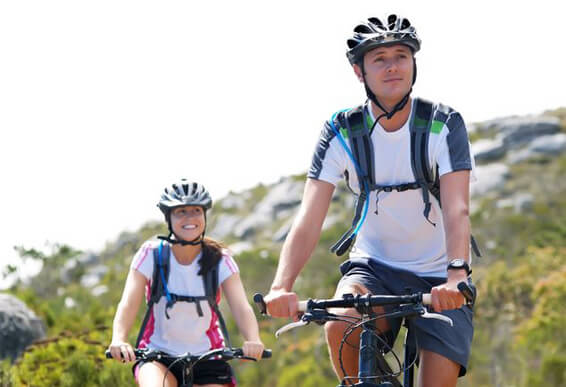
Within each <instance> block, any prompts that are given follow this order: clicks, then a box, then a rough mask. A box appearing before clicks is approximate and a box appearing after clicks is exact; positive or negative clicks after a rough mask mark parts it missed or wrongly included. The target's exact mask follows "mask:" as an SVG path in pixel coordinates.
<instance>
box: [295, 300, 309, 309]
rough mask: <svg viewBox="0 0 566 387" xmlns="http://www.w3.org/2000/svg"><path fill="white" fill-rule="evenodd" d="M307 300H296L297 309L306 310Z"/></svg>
mask: <svg viewBox="0 0 566 387" xmlns="http://www.w3.org/2000/svg"><path fill="white" fill-rule="evenodd" d="M307 304H308V301H299V302H297V310H298V311H299V312H304V311H306V310H307Z"/></svg>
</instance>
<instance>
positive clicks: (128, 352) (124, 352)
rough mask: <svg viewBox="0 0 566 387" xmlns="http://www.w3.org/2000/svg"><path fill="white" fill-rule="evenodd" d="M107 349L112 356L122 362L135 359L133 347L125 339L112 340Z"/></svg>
mask: <svg viewBox="0 0 566 387" xmlns="http://www.w3.org/2000/svg"><path fill="white" fill-rule="evenodd" d="M108 350H109V351H110V353H111V354H112V358H114V359H116V360H117V361H119V362H122V363H129V362H132V361H135V360H136V355H135V354H134V348H133V347H132V346H131V345H130V343H127V342H125V341H113V342H112V343H110V346H109V347H108Z"/></svg>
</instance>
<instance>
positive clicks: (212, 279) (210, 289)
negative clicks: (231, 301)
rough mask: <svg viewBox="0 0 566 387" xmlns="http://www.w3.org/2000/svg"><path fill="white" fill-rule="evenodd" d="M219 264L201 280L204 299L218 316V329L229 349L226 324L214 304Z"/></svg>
mask: <svg viewBox="0 0 566 387" xmlns="http://www.w3.org/2000/svg"><path fill="white" fill-rule="evenodd" d="M220 262H222V260H220V261H218V263H217V264H216V265H215V266H214V267H213V268H211V269H210V270H209V271H208V272H207V273H206V275H204V276H203V278H202V280H203V281H204V292H205V296H206V299H207V301H208V305H209V306H210V309H211V310H212V311H214V313H216V315H217V316H218V322H219V323H220V329H221V330H222V335H223V336H224V343H225V344H226V347H228V348H231V347H232V344H231V342H230V336H229V335H228V329H227V328H226V322H225V321H224V317H223V316H222V313H221V312H220V308H219V307H218V304H217V303H216V297H217V295H218V287H219V284H218V282H219V276H220Z"/></svg>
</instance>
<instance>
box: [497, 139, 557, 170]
mask: <svg viewBox="0 0 566 387" xmlns="http://www.w3.org/2000/svg"><path fill="white" fill-rule="evenodd" d="M565 150H566V134H564V133H558V134H554V135H548V136H542V137H539V138H537V139H535V140H534V141H533V142H532V143H530V144H529V146H528V147H527V148H525V149H521V150H518V151H514V152H512V153H510V154H509V156H508V162H509V163H510V164H517V163H520V162H522V161H525V160H528V159H530V158H533V157H536V156H544V155H548V156H556V155H558V154H560V153H562V152H564V151H565Z"/></svg>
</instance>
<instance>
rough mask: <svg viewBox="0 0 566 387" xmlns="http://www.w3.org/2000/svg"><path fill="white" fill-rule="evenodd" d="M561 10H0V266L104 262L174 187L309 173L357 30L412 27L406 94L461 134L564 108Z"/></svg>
mask: <svg viewBox="0 0 566 387" xmlns="http://www.w3.org/2000/svg"><path fill="white" fill-rule="evenodd" d="M523 4H524V5H523ZM563 8H564V6H563V5H562V2H559V1H547V0H539V1H536V2H535V1H529V2H521V1H505V0H504V1H484V0H478V1H474V2H454V1H428V2H425V1H418V0H417V1H401V0H397V1H391V2H384V1H375V0H374V1H363V0H356V1H333V0H309V1H304V0H303V1H297V0H288V1H245V0H240V1H228V0H226V1H212V0H209V1H159V2H158V1H140V0H136V1H121V0H111V1H107V0H98V1H82V0H81V1H79V0H69V1H61V0H52V1H49V2H46V1H26V0H20V1H3V2H0V132H1V138H2V141H1V142H0V147H1V148H0V174H1V175H0V178H1V181H2V189H1V190H0V219H1V221H0V267H2V266H3V265H5V264H8V263H17V262H18V257H17V254H16V253H15V251H14V249H13V247H14V246H24V247H35V248H40V249H41V248H46V246H49V245H51V244H53V243H66V244H69V245H71V246H73V247H75V248H78V249H82V250H97V249H101V248H102V247H104V245H105V243H107V242H108V241H112V240H114V239H115V238H116V237H117V236H118V234H119V233H120V232H122V231H124V230H129V231H135V230H136V229H137V228H138V227H139V226H140V225H142V224H143V223H145V222H146V221H148V220H156V219H161V216H160V213H159V211H158V209H157V208H156V207H155V204H156V202H157V200H158V198H159V194H160V192H161V190H162V189H163V188H164V187H165V186H166V185H168V184H170V183H171V182H173V181H175V180H177V179H178V178H180V177H187V178H189V179H190V180H195V181H200V182H202V183H203V184H204V185H205V186H206V187H207V188H208V189H209V191H210V192H211V194H212V196H213V197H214V198H221V197H224V196H226V195H227V194H228V193H229V192H230V191H233V192H238V191H242V190H244V189H247V188H250V187H252V186H255V185H256V184H258V183H260V182H261V183H264V184H269V183H273V182H275V181H277V180H278V179H279V178H280V177H281V176H286V175H291V174H297V173H303V172H305V171H306V170H307V168H308V166H309V163H310V159H311V156H312V151H313V149H314V145H315V143H316V140H317V137H318V134H319V132H320V129H321V127H322V124H323V122H324V121H325V120H326V119H327V118H329V117H330V116H331V115H332V113H333V112H335V111H337V110H340V109H343V108H346V107H352V106H355V105H358V104H360V103H361V102H363V101H364V99H365V94H364V91H363V87H362V86H361V85H360V83H359V82H358V81H357V80H356V78H355V76H354V73H353V71H352V69H351V67H350V66H349V64H348V61H347V59H346V56H345V51H346V43H345V42H346V39H347V38H348V36H349V35H350V34H351V31H352V29H353V27H354V26H355V25H356V24H357V23H358V22H360V21H362V20H364V19H366V18H367V17H370V16H378V17H386V15H388V14H389V13H397V14H401V15H403V16H405V17H407V18H409V19H410V20H411V22H412V24H413V25H414V26H415V27H416V28H417V31H418V33H419V36H420V38H421V40H422V48H421V51H420V52H418V53H417V65H418V79H417V82H416V84H415V86H414V89H413V95H418V96H422V97H424V98H427V99H430V100H434V101H438V102H442V103H445V104H448V105H450V106H452V107H453V108H455V109H456V110H458V111H459V112H460V113H461V114H462V116H463V117H464V119H465V120H466V122H468V123H473V122H479V121H482V120H487V119H492V118H496V117H503V116H509V115H525V114H538V113H541V112H542V111H544V110H547V109H554V108H557V107H560V106H566V75H565V71H564V69H565V68H566V59H565V54H564V52H565V49H564V37H565V33H564V29H563V25H564V19H563V15H564V12H563ZM0 284H1V282H0Z"/></svg>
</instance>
